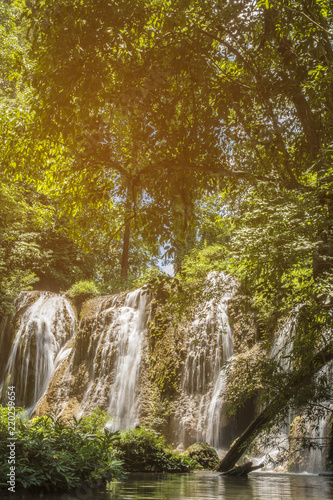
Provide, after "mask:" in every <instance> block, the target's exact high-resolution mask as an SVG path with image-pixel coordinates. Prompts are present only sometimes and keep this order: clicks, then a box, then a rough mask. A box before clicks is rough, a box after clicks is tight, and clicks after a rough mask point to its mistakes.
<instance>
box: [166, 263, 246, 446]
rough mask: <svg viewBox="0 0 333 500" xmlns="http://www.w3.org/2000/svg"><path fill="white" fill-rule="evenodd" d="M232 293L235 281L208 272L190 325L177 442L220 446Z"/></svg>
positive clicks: (230, 346) (228, 277)
mask: <svg viewBox="0 0 333 500" xmlns="http://www.w3.org/2000/svg"><path fill="white" fill-rule="evenodd" d="M235 290H236V284H235V281H234V280H233V279H232V278H231V277H230V276H227V275H225V274H223V273H216V272H214V273H210V274H209V275H208V277H207V282H206V288H205V290H204V293H203V295H204V296H205V297H207V300H206V302H205V303H204V305H203V308H202V310H201V311H200V313H198V314H197V315H196V317H195V319H194V321H193V322H192V326H191V329H190V332H189V335H188V336H189V340H188V346H187V355H186V360H185V365H184V370H183V378H182V383H181V394H180V398H179V404H177V405H176V412H175V418H176V420H177V421H178V428H179V430H178V441H180V442H183V443H187V444H188V443H191V442H193V441H194V440H197V441H207V442H208V443H209V444H211V445H213V446H215V447H217V448H218V447H220V446H221V415H222V405H223V400H222V398H221V393H222V392H223V390H224V388H225V384H226V366H227V365H226V362H227V361H229V360H230V359H231V357H232V354H233V342H232V330H231V327H230V324H229V320H228V312H227V310H228V301H229V300H230V298H231V297H232V296H233V295H234V293H235Z"/></svg>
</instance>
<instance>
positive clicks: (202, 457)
mask: <svg viewBox="0 0 333 500" xmlns="http://www.w3.org/2000/svg"><path fill="white" fill-rule="evenodd" d="M184 455H186V456H188V457H190V458H193V460H195V461H196V462H197V463H198V464H199V465H200V466H201V467H202V468H203V469H210V470H214V469H215V468H216V467H217V465H218V463H219V456H218V454H217V451H216V450H215V448H213V447H212V446H211V445H210V444H208V443H200V442H198V443H194V444H192V445H191V446H189V447H188V448H187V450H186V451H184Z"/></svg>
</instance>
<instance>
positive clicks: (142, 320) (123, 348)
mask: <svg viewBox="0 0 333 500" xmlns="http://www.w3.org/2000/svg"><path fill="white" fill-rule="evenodd" d="M146 300H147V295H143V294H142V290H136V291H134V292H131V293H129V294H128V295H127V297H126V300H125V304H124V307H123V308H122V309H121V311H120V314H119V317H118V321H119V328H118V329H117V332H116V336H115V338H114V343H115V347H116V349H117V352H118V356H117V359H116V363H115V367H114V371H115V376H114V380H113V383H112V385H111V387H110V402H109V408H108V410H109V412H110V413H111V415H113V416H115V417H116V421H115V423H114V424H113V425H112V426H111V427H112V430H118V429H124V428H126V427H133V426H135V425H136V424H137V423H138V421H137V410H138V408H137V399H138V397H137V396H138V378H139V370H140V362H141V354H142V345H143V341H144V334H145V326H146Z"/></svg>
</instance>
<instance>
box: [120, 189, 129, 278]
mask: <svg viewBox="0 0 333 500" xmlns="http://www.w3.org/2000/svg"><path fill="white" fill-rule="evenodd" d="M130 210H131V199H130V195H129V190H127V198H126V213H125V217H126V220H125V231H124V238H123V251H122V256H121V275H120V277H121V282H122V283H125V282H126V281H127V279H128V256H129V246H130V236H131V218H130Z"/></svg>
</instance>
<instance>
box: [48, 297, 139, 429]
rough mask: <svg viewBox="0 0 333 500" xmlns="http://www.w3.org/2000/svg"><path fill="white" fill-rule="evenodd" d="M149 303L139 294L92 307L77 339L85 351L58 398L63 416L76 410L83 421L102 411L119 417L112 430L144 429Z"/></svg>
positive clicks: (71, 366) (91, 303) (69, 370)
mask: <svg viewBox="0 0 333 500" xmlns="http://www.w3.org/2000/svg"><path fill="white" fill-rule="evenodd" d="M148 302H149V297H148V295H147V294H145V293H144V291H143V290H142V289H139V290H135V291H133V292H129V293H127V294H126V295H125V296H124V294H120V295H116V296H113V297H110V296H107V297H99V298H98V297H97V298H96V299H92V300H91V301H89V302H88V303H87V306H86V308H87V311H88V312H87V314H86V315H85V314H84V315H83V318H82V320H81V322H80V325H79V332H78V334H77V337H76V341H77V344H79V345H81V346H82V348H81V349H76V351H74V352H73V353H72V355H71V358H70V360H69V363H68V365H67V368H66V370H65V371H64V373H63V375H62V380H61V382H60V383H59V384H58V388H57V392H56V396H55V398H54V399H59V400H61V404H59V406H58V408H57V410H58V414H63V415H66V412H67V411H70V409H71V408H75V410H76V411H75V413H76V414H79V415H80V414H83V413H87V412H89V411H90V410H92V409H93V408H95V407H97V406H99V407H100V408H102V409H103V410H104V411H107V412H109V413H110V414H111V416H112V417H113V419H114V421H112V422H110V424H109V425H108V426H109V428H110V429H112V430H118V429H125V428H127V427H133V426H135V425H136V424H138V410H139V396H140V382H139V378H140V366H141V360H142V349H143V346H144V343H145V339H146V329H147V318H148V316H147V304H148ZM73 378H74V379H75V380H80V381H81V384H80V387H78V384H76V383H75V384H74V387H73V386H71V381H72V380H73Z"/></svg>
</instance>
